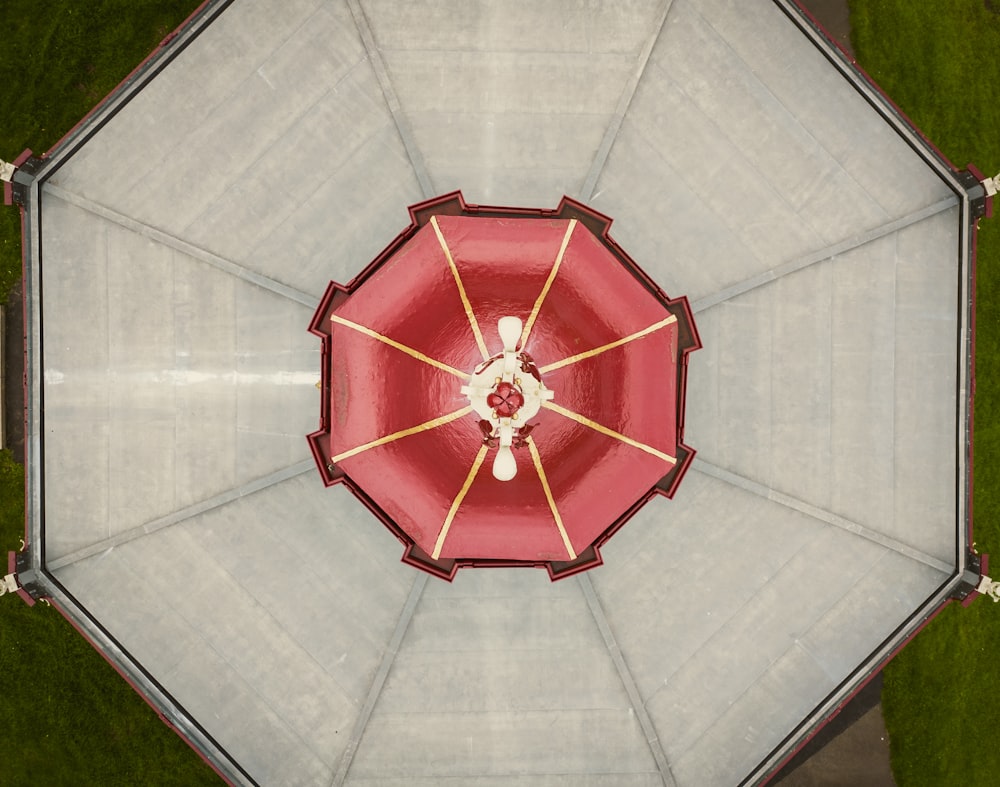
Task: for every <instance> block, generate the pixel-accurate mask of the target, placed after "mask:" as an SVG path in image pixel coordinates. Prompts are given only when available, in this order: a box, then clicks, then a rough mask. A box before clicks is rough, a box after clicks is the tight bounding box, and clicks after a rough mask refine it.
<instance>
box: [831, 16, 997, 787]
mask: <svg viewBox="0 0 1000 787" xmlns="http://www.w3.org/2000/svg"><path fill="white" fill-rule="evenodd" d="M850 7H851V25H852V31H853V32H852V41H853V44H854V47H855V50H856V52H857V56H858V61H859V62H860V63H861V65H862V66H863V67H864V68H865V69H866V70H867V71H868V72H869V73H870V74H871V75H872V76H873V77H874V78H875V80H876V81H877V82H878V83H879V84H880V85H881V86H882V88H883V89H884V90H885V91H886V93H888V94H889V95H890V96H892V98H893V100H894V101H895V102H896V103H897V104H898V105H899V106H900V108H901V109H902V110H903V111H904V112H906V113H907V115H908V116H909V117H910V118H911V119H912V120H913V121H914V122H915V123H916V124H917V125H918V126H919V127H920V128H921V129H922V130H923V131H924V132H925V133H926V134H927V136H928V137H929V138H930V139H932V140H934V142H935V143H936V144H937V145H938V147H939V148H940V149H941V151H942V152H943V153H944V154H945V155H946V156H947V157H948V158H950V159H951V161H952V162H953V163H954V164H956V165H958V166H964V165H966V164H967V163H969V162H970V161H971V162H973V163H974V164H976V165H977V166H978V167H979V168H980V169H982V170H983V171H984V172H985V173H986V174H987V175H994V174H996V172H997V171H998V170H1000V58H998V57H997V54H996V53H997V52H1000V13H998V12H1000V2H984V0H948V2H932V1H931V0H852V2H851V3H850ZM991 7H995V8H996V9H997V12H994V11H991V10H990V8H991ZM996 207H997V210H998V213H1000V200H998V202H997V206H996ZM976 317H977V321H976V322H977V326H976V328H977V330H976V403H975V488H974V497H973V512H974V527H975V540H976V542H977V545H978V549H979V551H981V552H992V553H993V554H994V556H995V557H996V566H997V568H994V569H993V570H992V574H993V575H996V573H997V570H998V569H1000V510H998V509H1000V494H998V492H1000V421H998V419H997V418H995V417H994V415H995V414H996V413H997V412H1000V409H998V408H1000V216H998V217H997V218H994V219H992V220H990V221H984V222H983V223H982V229H981V232H980V235H979V255H978V268H977V310H976ZM998 654H1000V606H994V605H993V604H992V603H991V602H990V601H989V600H986V599H980V600H978V601H976V602H975V603H974V604H973V605H972V606H971V607H970V608H968V609H962V608H961V607H958V606H956V605H952V606H950V607H948V608H947V609H945V610H944V612H943V613H942V614H941V615H940V616H939V617H938V618H936V619H935V620H934V621H933V622H932V623H931V625H930V626H928V627H927V628H926V629H925V630H924V631H923V632H922V633H921V634H920V635H919V636H917V638H916V639H915V640H914V641H913V642H912V643H911V644H910V645H908V646H907V647H906V648H905V649H904V650H903V652H902V653H900V655H899V656H897V657H896V659H895V660H893V662H892V663H891V664H890V665H889V666H888V667H887V668H886V670H885V684H884V689H883V693H882V702H883V710H884V713H885V718H886V724H887V726H888V728H889V736H890V743H891V751H892V763H893V772H894V774H895V777H896V782H897V784H898V785H899V787H913V786H914V785H928V786H929V787H930V786H933V787H941V785H953V784H1000V746H997V742H996V740H997V739H996V731H997V729H1000V706H998V704H997V702H996V697H997V696H1000V670H998V669H997V667H996V658H997V655H998Z"/></svg>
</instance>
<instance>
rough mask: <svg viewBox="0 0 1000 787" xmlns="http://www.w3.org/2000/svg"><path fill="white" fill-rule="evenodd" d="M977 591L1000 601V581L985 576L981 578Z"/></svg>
mask: <svg viewBox="0 0 1000 787" xmlns="http://www.w3.org/2000/svg"><path fill="white" fill-rule="evenodd" d="M976 592H977V593H982V594H983V595H984V596H989V597H990V598H991V599H993V601H994V602H996V601H1000V582H997V581H996V580H994V579H990V578H989V577H987V576H984V577H982V578H981V579H980V580H979V584H978V585H977V586H976Z"/></svg>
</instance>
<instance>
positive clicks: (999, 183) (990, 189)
mask: <svg viewBox="0 0 1000 787" xmlns="http://www.w3.org/2000/svg"><path fill="white" fill-rule="evenodd" d="M983 188H984V189H986V196H987V197H992V196H994V195H995V194H996V193H997V191H1000V172H998V173H997V174H996V175H995V176H993V177H992V178H986V180H984V181H983Z"/></svg>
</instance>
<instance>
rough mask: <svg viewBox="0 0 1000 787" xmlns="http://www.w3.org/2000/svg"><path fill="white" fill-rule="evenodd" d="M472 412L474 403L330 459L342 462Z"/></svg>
mask: <svg viewBox="0 0 1000 787" xmlns="http://www.w3.org/2000/svg"><path fill="white" fill-rule="evenodd" d="M471 412H472V405H468V406H466V407H463V408H462V409H461V410H456V411H455V412H453V413H448V414H447V415H442V416H441V417H440V418H434V419H433V420H430V421H424V423H422V424H417V425H416V426H411V427H410V428H409V429H401V430H400V431H398V432H393V433H392V434H387V435H386V436H385V437H379V438H378V439H376V440H372V441H371V442H370V443H365V444H364V445H359V446H358V447H357V448H352V449H351V450H349V451H344V452H343V453H340V454H337V455H336V456H335V457H333V458H332V459H331V460H330V461H331V462H333V463H334V464H337V462H341V461H343V460H344V459H349V458H350V457H352V456H354V455H355V454H360V453H361V452H362V451H367V450H368V449H370V448H377V447H378V446H380V445H385V444H386V443H391V442H393V441H395V440H399V439H401V438H403V437H409V436H410V435H411V434H417V433H418V432H426V431H427V430H429V429H436V428H437V427H439V426H444V425H445V424H447V423H451V422H452V421H455V420H457V419H459V418H461V417H462V416H463V415H468V414H469V413H471Z"/></svg>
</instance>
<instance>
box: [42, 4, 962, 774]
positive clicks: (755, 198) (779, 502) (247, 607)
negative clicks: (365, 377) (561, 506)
mask: <svg viewBox="0 0 1000 787" xmlns="http://www.w3.org/2000/svg"><path fill="white" fill-rule="evenodd" d="M219 8H220V7H219V6H210V7H209V9H208V12H207V14H206V15H205V16H204V17H203V18H202V20H201V22H199V23H196V26H195V27H194V28H191V29H189V30H188V32H187V33H186V34H185V35H183V36H181V37H180V38H179V39H178V40H177V42H176V43H175V49H174V50H173V51H172V54H176V57H174V58H173V59H172V60H170V61H169V62H168V63H167V62H166V61H160V63H159V65H163V67H162V69H159V68H157V69H152V70H150V71H149V72H147V73H146V74H145V75H144V76H143V77H142V80H140V82H141V84H140V85H139V87H141V89H137V90H135V91H134V93H133V94H130V95H131V99H130V100H129V101H127V103H126V102H125V101H124V100H120V97H119V99H118V100H115V101H112V102H111V103H110V104H109V105H107V106H106V107H105V108H104V110H103V113H102V114H99V115H98V116H96V117H95V118H94V119H93V120H92V122H91V123H90V124H89V125H87V126H84V127H83V128H82V129H81V130H80V131H79V132H78V135H77V136H76V137H74V138H72V139H71V140H69V142H67V143H66V144H65V145H64V146H63V148H62V149H61V150H60V151H58V155H54V156H53V157H52V158H51V159H50V163H49V165H48V169H47V170H46V171H44V172H43V173H42V174H41V180H40V181H39V184H38V186H37V190H36V191H35V193H34V198H35V202H34V208H33V212H29V213H30V215H29V219H30V220H31V221H32V222H33V224H32V228H33V229H32V233H33V234H32V235H31V236H30V244H29V245H30V248H31V253H32V255H33V256H32V265H33V269H32V274H31V277H30V279H29V288H30V293H29V298H30V299H31V309H30V310H29V311H30V313H31V318H32V320H33V323H32V326H31V330H32V344H31V351H32V364H33V365H32V367H31V370H30V372H29V373H30V375H31V379H30V380H29V382H30V385H31V391H32V394H33V396H34V397H35V399H34V404H33V410H32V413H31V415H30V418H31V421H30V422H29V444H30V445H31V446H32V451H33V453H32V459H33V462H34V465H33V469H32V475H31V478H32V483H33V487H32V489H33V491H32V494H33V497H32V504H33V516H34V517H35V524H36V527H40V526H41V525H40V522H41V512H42V508H43V507H44V550H45V556H44V559H45V566H46V568H47V571H48V572H49V574H50V575H51V577H53V578H54V580H55V581H56V583H57V585H56V586H55V587H54V590H53V592H54V595H55V596H56V598H57V600H60V601H62V602H63V603H64V605H66V606H67V607H71V608H72V609H73V610H77V608H76V607H75V606H74V605H73V602H74V600H75V601H76V602H78V603H79V604H80V605H81V607H82V608H85V610H87V611H88V612H89V614H90V615H92V616H93V618H94V619H96V620H97V621H99V622H100V624H101V626H103V627H104V628H105V629H106V632H107V634H108V635H110V637H112V638H114V640H115V641H116V642H117V643H118V644H119V645H120V646H121V647H122V648H124V649H125V650H126V651H127V652H128V653H129V654H131V656H132V657H134V659H135V660H137V661H138V662H139V663H141V664H142V665H143V667H144V669H145V670H147V671H148V674H149V675H150V676H152V678H153V679H154V680H155V681H156V682H157V683H158V684H159V685H160V686H161V687H162V689H163V690H164V691H165V692H167V693H169V695H171V697H172V698H173V699H174V700H175V702H176V705H177V706H178V707H182V708H183V709H185V711H186V712H187V714H189V716H190V718H192V719H194V720H196V721H197V723H198V724H199V725H200V726H201V728H202V732H198V731H197V730H194V729H193V728H192V727H190V725H189V724H188V723H187V722H186V721H185V720H183V719H182V720H181V722H180V723H179V725H178V726H180V727H181V728H182V729H183V730H185V731H187V732H188V733H189V734H193V735H195V737H197V738H199V740H203V741H204V740H208V738H209V737H210V738H211V739H212V740H214V744H212V743H211V742H208V743H203V746H204V747H205V748H206V749H208V750H209V751H210V754H211V756H213V757H215V758H216V759H217V761H218V762H221V763H222V767H223V769H224V770H226V772H227V773H229V775H230V777H231V778H234V779H236V780H243V781H247V782H249V781H251V780H253V781H256V782H258V783H260V784H329V783H333V784H341V783H344V784H349V785H365V784H376V783H377V784H381V785H386V784H404V783H405V784H407V785H421V784H426V785H441V784H463V785H464V784H479V785H493V784H501V783H508V782H509V781H512V780H513V779H515V778H516V779H517V780H518V783H519V784H538V785H541V784H545V785H560V784H565V785H570V784H572V785H574V787H577V786H578V785H592V786H594V787H596V786H597V785H612V784H613V785H616V786H617V785H653V784H657V785H659V784H667V785H674V784H676V785H691V786H692V787H704V786H706V785H731V784H733V783H737V782H740V781H742V780H744V779H751V780H755V779H757V778H759V777H761V776H762V775H763V774H764V773H765V772H766V771H767V769H768V768H769V767H771V766H772V765H773V764H775V762H776V761H777V760H778V759H780V755H781V754H782V752H784V751H785V750H786V749H787V747H788V746H790V745H792V743H794V740H795V739H796V737H797V736H800V735H801V734H802V733H803V732H804V731H805V727H803V726H802V725H803V723H804V724H805V725H806V727H808V726H809V725H810V724H812V723H813V722H815V721H816V720H818V719H820V718H821V717H822V716H823V714H824V713H826V712H828V711H829V709H830V708H831V707H833V706H834V705H835V704H836V703H837V701H838V699H839V698H842V697H843V696H845V695H846V694H847V693H848V692H849V691H850V690H851V688H852V686H853V685H855V684H856V683H857V682H858V681H859V680H860V679H861V677H862V676H863V675H864V674H865V672H866V671H867V670H868V669H870V668H871V667H872V666H873V665H874V664H875V663H876V662H877V661H878V660H879V659H880V658H882V657H883V656H884V655H885V653H886V652H888V650H890V649H891V648H892V647H893V646H894V644H895V643H897V642H898V639H899V638H900V637H901V636H902V635H903V634H904V633H905V627H906V626H912V625H915V624H914V623H913V621H914V620H915V619H916V618H919V616H920V614H921V611H922V610H927V609H929V608H931V607H933V606H935V605H936V604H937V603H938V602H939V601H940V599H941V597H942V594H945V595H946V592H947V585H948V584H949V583H950V582H952V581H953V578H954V576H955V574H956V572H958V571H959V570H960V561H961V560H962V558H961V554H962V553H963V551H964V542H963V540H962V539H963V538H964V517H965V507H964V506H965V502H964V492H963V491H962V490H963V489H964V486H963V484H964V473H965V465H964V432H965V423H966V422H965V414H964V401H965V396H966V393H965V386H966V382H965V374H964V368H965V352H966V348H965V344H964V342H965V330H966V325H965V318H964V311H963V307H962V304H964V302H965V299H966V298H967V293H966V292H965V290H964V287H965V283H964V282H965V280H964V278H963V276H962V273H963V269H962V268H961V265H962V263H963V260H964V257H963V256H962V251H963V249H964V248H966V245H967V237H966V235H965V234H964V228H965V226H966V221H967V214H966V212H965V211H966V203H965V202H964V201H963V200H964V195H962V194H960V193H959V192H958V191H957V190H956V186H955V184H954V183H953V182H952V181H950V180H949V176H948V173H947V172H946V171H945V170H944V169H943V168H942V167H940V165H939V164H937V163H936V162H935V161H934V160H933V158H932V157H931V156H930V154H927V153H926V152H923V151H922V150H921V148H920V147H919V144H918V143H916V142H915V141H914V140H913V139H912V138H910V137H908V136H907V135H906V133H905V130H904V131H903V132H902V133H901V132H900V131H899V130H897V129H896V128H895V127H894V126H893V125H892V124H891V123H890V122H887V120H886V118H885V117H883V116H882V115H881V114H880V113H879V112H878V111H876V109H874V108H873V106H872V105H871V104H870V103H869V101H868V100H867V97H866V94H865V93H864V92H863V91H859V90H858V89H856V87H855V86H853V85H852V84H851V83H850V82H849V81H848V79H846V78H845V77H844V75H842V74H841V73H840V72H839V71H838V69H837V68H836V67H835V63H834V61H833V60H831V59H829V58H828V57H827V55H826V54H825V53H824V51H822V50H821V49H820V48H819V47H818V46H817V44H816V43H815V42H814V41H813V40H811V38H810V35H809V34H808V31H804V30H803V29H800V27H799V26H797V25H796V24H795V23H794V22H793V20H792V18H791V17H789V16H788V15H787V14H786V13H785V11H784V10H783V6H782V4H780V3H775V4H770V3H764V2H761V3H757V4H755V5H754V8H753V12H752V13H748V12H747V10H746V8H745V7H744V6H743V5H742V4H740V5H737V4H735V3H730V2H724V1H723V0H674V2H669V1H668V2H661V3H648V4H647V3H640V2H624V3H615V4H597V5H595V6H588V7H587V8H586V9H585V10H582V11H581V10H580V8H579V7H578V4H576V3H569V2H554V3H547V4H542V5H539V4H535V3H527V2H526V3H523V4H521V5H520V6H518V8H517V9H512V8H510V7H508V6H503V7H501V6H499V5H497V4H492V3H485V2H483V3H478V2H469V3H462V4H459V5H453V4H448V5H441V4H438V3H434V2H419V1H418V2H411V3H408V4H405V5H404V6H399V5H398V4H396V3H391V2H388V0H365V1H364V2H355V1H354V0H351V2H348V3H346V4H342V3H332V2H320V0H289V2H286V3H283V4H281V5H280V8H279V6H278V5H276V4H273V3H270V2H267V1H266V0H241V2H238V3H234V4H232V5H231V6H229V7H227V8H225V10H222V11H221V13H218V15H217V18H215V19H214V20H210V19H209V18H210V17H211V16H212V15H214V14H215V12H216V11H218V10H219ZM209 21H210V24H207V22H209ZM202 24H203V29H201V32H200V34H198V35H197V36H195V35H194V33H195V32H197V31H198V30H199V29H200V28H199V27H198V25H202ZM459 188H460V189H461V190H462V191H463V193H464V195H465V198H466V200H467V201H469V202H472V203H483V204H502V205H525V206H533V207H555V206H556V205H557V204H558V202H559V199H560V198H561V197H562V195H563V194H568V195H570V196H573V197H576V198H578V199H581V200H583V201H584V202H587V203H588V204H590V205H592V206H593V207H594V208H595V209H597V210H599V211H601V212H603V213H606V214H608V215H610V216H613V217H614V218H615V223H614V226H613V229H612V234H613V235H614V237H615V239H616V240H617V241H618V242H619V243H621V245H622V246H623V247H624V248H625V249H627V250H628V252H629V254H630V255H631V256H632V257H633V258H634V259H635V260H636V261H637V262H638V263H639V264H640V265H641V266H642V268H643V269H645V270H646V271H647V272H648V273H649V274H650V275H651V276H652V277H653V278H654V279H655V280H656V281H657V282H658V283H659V284H660V285H661V286H662V287H663V289H664V290H666V291H667V292H669V293H670V294H671V295H681V294H684V295H687V296H688V297H689V298H690V299H691V301H692V305H693V308H694V311H695V319H696V321H697V324H698V329H699V332H700V335H701V339H702V342H703V345H704V349H702V350H700V351H699V352H697V353H695V354H693V355H692V356H691V361H690V369H689V377H688V394H687V419H686V424H685V431H684V435H685V440H686V442H687V443H689V444H690V445H692V446H694V447H696V448H697V450H698V456H697V459H696V460H695V462H694V465H693V466H692V469H691V471H690V472H689V473H688V474H687V476H686V478H685V480H684V482H683V484H682V485H681V487H680V489H679V491H678V492H677V495H676V497H675V498H674V499H673V500H672V501H668V500H665V499H654V500H652V501H651V502H650V503H649V504H647V505H646V507H644V508H643V509H642V511H641V512H640V513H639V514H638V515H637V516H636V517H635V518H634V519H633V520H632V521H631V522H630V523H629V525H628V526H627V527H626V528H624V529H623V530H622V531H621V532H620V533H619V534H618V535H617V536H616V537H615V538H614V539H613V540H612V541H610V542H609V543H608V545H607V546H606V547H605V549H604V560H605V565H604V566H603V567H600V568H598V569H595V570H594V571H591V572H589V573H588V574H587V575H585V576H581V577H579V578H570V579H567V580H564V581H561V582H557V583H551V582H550V581H549V578H548V576H547V575H546V574H545V573H544V572H539V571H533V570H530V569H496V570H481V571H473V570H469V571H463V572H459V574H458V575H457V577H456V579H455V581H454V582H453V583H451V584H448V583H446V582H443V581H439V580H436V579H428V578H427V577H426V576H425V575H423V574H421V573H420V572H417V571H415V570H414V569H412V568H411V567H408V566H405V565H402V564H400V562H399V553H400V550H399V544H398V543H397V542H396V541H395V539H394V538H393V537H392V536H391V535H390V534H389V532H388V531H386V530H385V529H384V528H383V527H382V526H381V525H380V524H379V523H378V522H377V521H375V520H373V519H372V517H371V516H370V514H369V513H368V512H367V511H366V510H365V509H364V508H363V507H362V505H361V504H360V503H359V502H357V501H356V500H355V499H354V498H353V497H352V496H351V495H350V494H349V493H348V492H347V491H346V490H344V489H342V488H332V489H325V488H324V486H323V483H322V481H321V480H320V479H319V478H318V476H317V474H316V470H315V465H314V463H313V461H312V459H311V457H310V452H309V448H308V446H307V444H306V440H305V439H304V435H306V434H307V433H309V432H312V431H313V430H315V429H316V426H317V413H318V410H319V399H318V397H319V392H318V391H317V390H316V388H315V383H316V382H317V381H318V380H319V364H320V359H319V343H318V342H317V341H316V339H315V337H312V336H310V335H309V334H308V333H307V331H306V328H307V326H308V324H309V321H310V318H311V316H312V313H313V310H314V309H315V307H316V305H317V303H318V301H319V298H320V297H321V296H322V294H323V292H324V290H325V288H326V285H327V283H328V281H329V280H330V279H336V280H338V281H348V280H349V279H351V278H352V277H353V276H354V275H355V274H356V273H357V272H358V271H359V270H360V269H361V268H362V267H363V266H364V265H365V264H367V263H368V262H369V261H370V260H372V259H373V258H374V257H375V256H376V255H377V254H378V252H379V251H380V250H381V249H382V248H383V247H384V246H385V245H386V244H387V243H389V241H391V240H392V238H394V237H395V236H396V234H397V233H398V232H399V230H400V229H401V228H402V227H403V226H405V224H406V206H407V205H410V204H412V203H415V202H418V201H420V200H421V199H422V198H425V197H428V196H432V195H435V194H440V193H444V192H447V191H450V190H452V189H459ZM42 397H43V398H44V408H42V407H41V400H42ZM956 479H958V483H956ZM42 481H44V486H43V485H42ZM73 614H75V615H79V616H80V618H81V620H83V619H84V618H85V615H84V613H83V612H80V611H75V612H73ZM914 616H916V618H915V617H914ZM85 623H86V621H85ZM87 627H89V629H88V630H90V632H91V634H92V635H94V636H96V637H97V638H98V639H100V638H101V637H102V636H103V635H101V634H100V632H97V631H96V629H95V628H94V626H93V625H92V621H91V622H90V623H86V625H85V628H87ZM102 641H103V640H102ZM199 736H200V737H199ZM783 747H784V748H783ZM223 750H224V751H223ZM234 763H238V764H239V765H238V767H237V766H236V765H235V764H234ZM239 768H242V773H241V772H240V771H239Z"/></svg>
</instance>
